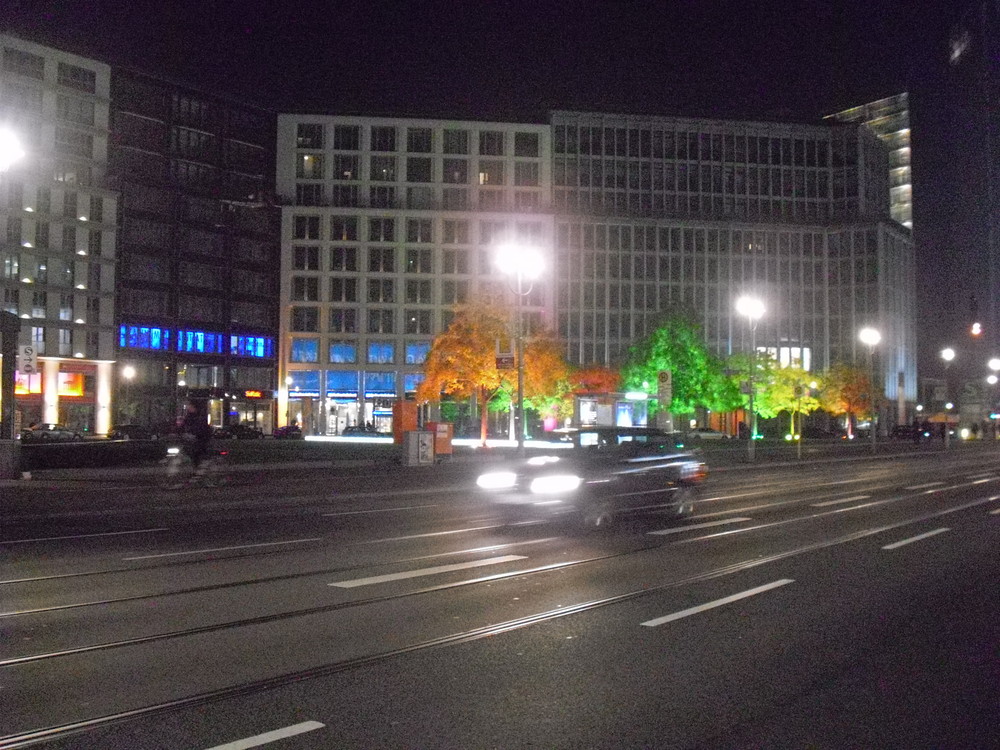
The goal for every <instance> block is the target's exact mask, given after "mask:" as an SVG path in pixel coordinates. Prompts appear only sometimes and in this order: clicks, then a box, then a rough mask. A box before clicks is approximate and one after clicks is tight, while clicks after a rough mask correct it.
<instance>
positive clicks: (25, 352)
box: [17, 344, 38, 375]
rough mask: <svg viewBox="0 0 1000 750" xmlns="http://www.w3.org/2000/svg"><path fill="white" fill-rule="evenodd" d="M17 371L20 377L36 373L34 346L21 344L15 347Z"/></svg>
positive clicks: (35, 350) (36, 351)
mask: <svg viewBox="0 0 1000 750" xmlns="http://www.w3.org/2000/svg"><path fill="white" fill-rule="evenodd" d="M17 371H18V372H19V373H21V374H22V375H34V374H35V373H37V372H38V350H37V349H35V345H34V344H21V345H20V346H19V347H17Z"/></svg>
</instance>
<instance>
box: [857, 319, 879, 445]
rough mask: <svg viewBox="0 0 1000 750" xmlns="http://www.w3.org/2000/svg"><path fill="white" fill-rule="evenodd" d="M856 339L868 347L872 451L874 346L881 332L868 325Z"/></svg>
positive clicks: (873, 437)
mask: <svg viewBox="0 0 1000 750" xmlns="http://www.w3.org/2000/svg"><path fill="white" fill-rule="evenodd" d="M858 339H859V340H860V341H861V343H862V344H864V345H865V346H867V347H868V377H869V380H870V381H871V382H870V385H869V389H868V390H869V399H870V401H871V410H872V414H871V433H872V453H874V452H875V439H876V438H875V400H876V399H875V347H876V346H878V344H879V342H880V341H881V340H882V334H881V333H879V332H878V330H877V329H875V328H871V327H870V326H869V327H865V328H862V329H861V330H860V331H858Z"/></svg>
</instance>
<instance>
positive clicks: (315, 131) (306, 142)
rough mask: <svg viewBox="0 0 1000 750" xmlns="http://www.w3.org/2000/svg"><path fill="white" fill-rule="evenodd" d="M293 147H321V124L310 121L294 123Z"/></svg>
mask: <svg viewBox="0 0 1000 750" xmlns="http://www.w3.org/2000/svg"><path fill="white" fill-rule="evenodd" d="M295 148H312V149H320V148H323V126H322V125H320V124H319V123H311V122H300V123H299V124H298V125H296V127H295Z"/></svg>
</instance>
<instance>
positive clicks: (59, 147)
mask: <svg viewBox="0 0 1000 750" xmlns="http://www.w3.org/2000/svg"><path fill="white" fill-rule="evenodd" d="M55 145H56V152H57V153H60V154H69V155H71V156H82V157H84V158H86V159H91V158H93V156H94V137H93V136H92V135H90V134H89V133H83V132H80V131H79V130H71V129H70V128H61V127H56V143H55Z"/></svg>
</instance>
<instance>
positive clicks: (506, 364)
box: [497, 354, 514, 370]
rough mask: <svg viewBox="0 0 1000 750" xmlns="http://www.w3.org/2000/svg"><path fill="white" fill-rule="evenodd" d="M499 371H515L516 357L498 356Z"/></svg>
mask: <svg viewBox="0 0 1000 750" xmlns="http://www.w3.org/2000/svg"><path fill="white" fill-rule="evenodd" d="M497 369H498V370H513V369H514V355H513V354H498V355H497Z"/></svg>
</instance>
